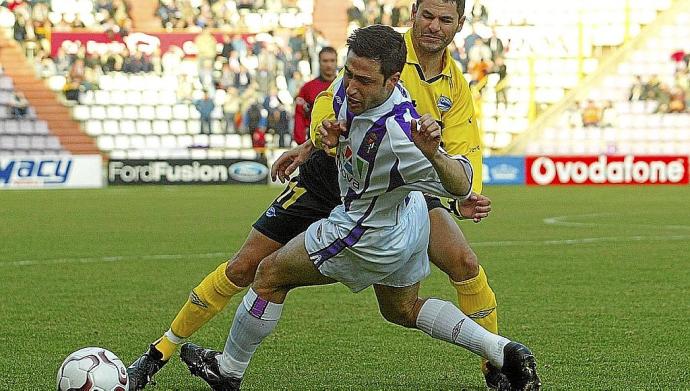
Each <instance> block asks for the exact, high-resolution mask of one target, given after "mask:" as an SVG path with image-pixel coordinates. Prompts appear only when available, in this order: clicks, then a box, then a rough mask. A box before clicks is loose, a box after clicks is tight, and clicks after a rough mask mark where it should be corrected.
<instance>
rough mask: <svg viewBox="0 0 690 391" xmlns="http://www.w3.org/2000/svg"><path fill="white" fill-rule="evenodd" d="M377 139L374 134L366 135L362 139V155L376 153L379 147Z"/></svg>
mask: <svg viewBox="0 0 690 391" xmlns="http://www.w3.org/2000/svg"><path fill="white" fill-rule="evenodd" d="M378 138H379V136H378V135H377V134H376V133H374V132H371V133H369V134H367V137H366V138H365V139H364V145H365V146H364V148H365V149H364V154H365V155H366V156H371V155H372V154H373V153H375V152H376V150H377V149H378V147H379V146H378V143H377V141H378Z"/></svg>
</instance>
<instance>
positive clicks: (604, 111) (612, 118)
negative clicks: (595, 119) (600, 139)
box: [599, 100, 618, 128]
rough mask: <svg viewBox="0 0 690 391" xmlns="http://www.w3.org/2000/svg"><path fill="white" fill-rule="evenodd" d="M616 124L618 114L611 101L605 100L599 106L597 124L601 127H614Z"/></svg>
mask: <svg viewBox="0 0 690 391" xmlns="http://www.w3.org/2000/svg"><path fill="white" fill-rule="evenodd" d="M617 124H618V115H617V113H616V110H615V109H614V108H613V102H611V101H610V100H607V101H606V102H604V105H603V106H602V108H601V121H600V122H599V126H601V127H602V128H612V127H616V125H617Z"/></svg>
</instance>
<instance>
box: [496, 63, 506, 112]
mask: <svg viewBox="0 0 690 391" xmlns="http://www.w3.org/2000/svg"><path fill="white" fill-rule="evenodd" d="M493 72H494V73H496V74H498V81H497V82H496V86H494V90H495V91H496V109H497V110H498V106H499V105H500V104H503V107H504V108H508V79H507V77H508V68H507V67H506V64H505V61H504V60H503V57H501V56H498V57H496V62H494V68H493Z"/></svg>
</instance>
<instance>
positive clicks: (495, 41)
mask: <svg viewBox="0 0 690 391" xmlns="http://www.w3.org/2000/svg"><path fill="white" fill-rule="evenodd" d="M486 46H488V47H489V49H490V50H491V60H492V61H494V60H496V57H503V52H504V50H505V47H504V46H503V41H502V40H501V38H498V35H496V27H495V26H494V27H493V28H492V29H491V36H490V37H489V39H487V40H486Z"/></svg>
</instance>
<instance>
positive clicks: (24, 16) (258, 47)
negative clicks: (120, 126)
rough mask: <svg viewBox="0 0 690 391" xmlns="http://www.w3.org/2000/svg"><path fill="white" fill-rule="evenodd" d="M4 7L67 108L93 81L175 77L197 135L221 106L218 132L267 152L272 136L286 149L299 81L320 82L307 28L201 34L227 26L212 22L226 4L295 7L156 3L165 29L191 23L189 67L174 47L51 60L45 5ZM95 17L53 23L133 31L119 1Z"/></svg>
mask: <svg viewBox="0 0 690 391" xmlns="http://www.w3.org/2000/svg"><path fill="white" fill-rule="evenodd" d="M10 3H11V4H8V3H6V4H4V5H5V6H6V7H7V8H8V9H10V10H11V11H12V12H13V13H14V14H15V18H16V20H17V22H16V23H15V26H14V29H13V32H14V38H15V39H16V40H17V41H18V42H20V43H21V44H22V46H23V47H24V48H27V49H28V48H31V49H33V52H32V53H30V54H31V55H32V56H33V59H34V63H35V65H36V70H37V73H38V74H40V75H41V76H43V77H44V78H49V77H52V76H55V75H60V76H64V77H65V83H64V88H63V92H64V97H65V98H66V101H67V102H69V101H73V102H78V101H79V99H80V96H81V95H82V94H84V93H85V92H86V91H88V90H95V89H98V88H99V85H98V84H99V78H100V77H101V76H102V75H104V74H108V73H111V72H122V73H126V74H142V73H143V74H156V75H166V74H167V75H169V74H173V75H175V76H176V77H177V80H178V85H177V88H176V92H177V99H178V102H181V103H182V102H186V103H190V104H192V105H193V106H194V107H195V108H196V109H197V110H198V111H199V113H200V117H201V124H202V132H203V133H210V132H212V127H211V124H210V113H211V112H212V111H213V110H214V109H216V106H220V109H221V110H222V113H223V121H222V124H221V130H222V131H223V132H226V133H231V132H237V133H244V134H251V135H252V137H253V140H254V142H255V145H256V146H259V147H260V146H263V145H265V140H266V137H265V134H266V133H273V134H275V135H276V136H277V137H274V140H275V144H276V146H281V147H282V146H288V145H290V142H291V138H290V133H291V126H292V119H291V113H292V111H293V97H294V96H296V95H297V92H298V91H299V89H300V87H301V86H302V84H303V83H304V82H305V81H308V80H310V79H311V78H312V77H314V76H315V75H316V74H318V55H317V53H318V51H319V50H320V49H321V48H322V47H323V46H327V45H328V42H327V41H326V40H325V39H324V38H323V36H322V34H321V33H320V32H318V31H316V30H314V29H312V28H310V27H302V28H298V29H281V30H277V31H269V32H268V33H261V34H256V35H254V34H247V35H240V34H223V35H218V34H211V31H210V29H208V28H207V27H218V26H219V23H220V22H214V23H212V24H211V23H204V22H203V21H204V20H211V19H212V20H214V21H222V20H227V19H226V18H223V17H218V15H219V14H218V12H220V11H222V10H223V7H226V6H228V4H229V3H233V4H234V5H235V6H236V7H234V8H233V9H235V10H236V11H238V12H239V13H243V11H242V10H243V9H257V8H259V9H261V10H263V11H266V12H269V11H275V12H278V10H279V9H281V7H284V6H286V5H291V4H292V3H294V2H290V1H284V0H283V1H278V0H274V1H271V0H264V1H241V0H240V1H236V2H220V1H215V2H208V1H191V2H190V1H174V0H170V1H168V0H161V1H160V4H159V7H158V9H157V14H158V15H159V16H160V17H161V20H162V21H163V20H166V19H165V18H167V20H168V23H173V25H174V26H175V27H183V26H181V25H178V24H177V23H181V22H180V20H183V19H184V20H186V21H187V22H190V21H193V24H194V26H195V28H196V29H197V30H199V31H200V33H199V34H198V35H197V37H196V39H195V41H194V43H195V46H196V48H197V51H198V54H197V56H196V59H193V60H190V59H188V58H187V57H186V56H185V53H184V52H183V50H182V49H181V48H179V47H175V46H173V47H171V48H170V49H169V50H167V51H166V52H164V53H161V52H160V50H156V51H154V52H153V53H150V54H148V53H144V52H143V51H140V50H138V49H137V48H130V49H131V51H130V49H124V50H122V51H111V50H108V51H106V52H102V53H92V52H87V50H86V49H87V48H86V47H85V46H84V45H82V44H80V43H79V42H72V43H70V44H68V45H63V46H62V47H60V48H59V49H58V50H57V53H56V54H55V56H50V44H49V42H48V41H47V40H46V35H45V32H44V31H43V30H39V29H37V28H36V27H37V26H39V25H45V26H50V27H51V28H53V29H56V24H53V23H52V22H51V21H50V19H49V18H48V17H47V15H48V14H49V13H50V12H51V8H50V5H49V4H48V3H46V2H45V1H44V2H37V1H34V2H30V3H29V2H22V1H16V0H15V1H14V2H10ZM15 3H17V4H15ZM221 3H222V4H224V5H222V6H221ZM189 7H191V9H190V8H189ZM94 12H95V15H96V16H95V17H94V18H93V19H94V21H101V22H102V23H101V24H100V25H99V26H100V27H99V26H94V25H91V26H85V25H84V24H83V22H81V19H80V18H79V17H75V18H69V17H66V18H62V19H61V20H60V21H59V22H60V23H59V25H60V26H61V27H60V29H62V30H63V31H69V30H70V29H72V28H79V27H89V28H94V27H95V28H96V31H104V32H110V33H113V34H116V33H117V34H121V35H126V34H127V33H128V31H129V30H130V29H131V25H132V23H131V19H129V17H128V16H126V15H129V6H128V5H127V3H126V2H124V1H123V0H98V1H97V2H96V4H95V6H94ZM209 12H210V14H209ZM188 14H189V15H188ZM37 15H39V16H40V17H37ZM98 15H101V16H98ZM190 16H191V17H192V19H190ZM209 17H210V19H209ZM63 22H66V23H67V24H65V23H63ZM114 26H117V27H114ZM168 26H169V25H168ZM184 27H188V26H184ZM215 31H218V30H215ZM28 51H29V50H27V52H28ZM189 61H193V62H195V63H196V64H195V65H196V66H193V67H182V66H180V65H181V64H182V63H183V62H189ZM190 69H192V71H189V70H190ZM221 90H222V93H221V94H220V95H219V96H217V95H218V93H219V92H220V91H221ZM199 95H205V97H206V98H205V99H204V98H202V97H201V96H199Z"/></svg>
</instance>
